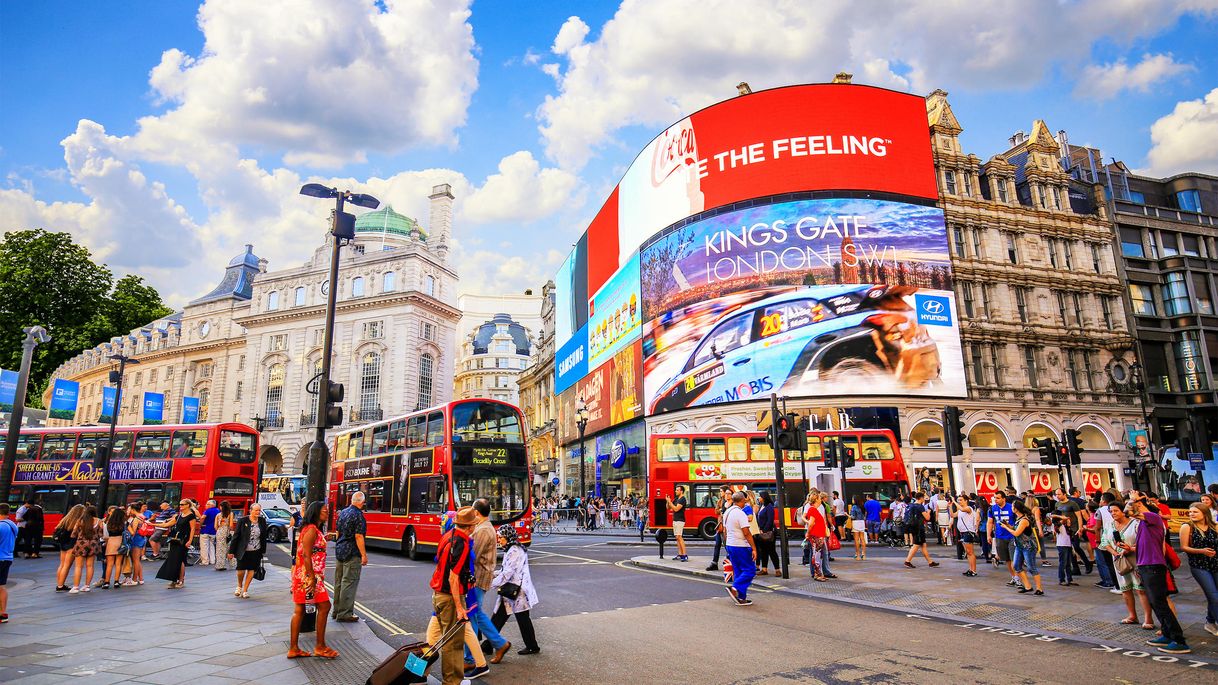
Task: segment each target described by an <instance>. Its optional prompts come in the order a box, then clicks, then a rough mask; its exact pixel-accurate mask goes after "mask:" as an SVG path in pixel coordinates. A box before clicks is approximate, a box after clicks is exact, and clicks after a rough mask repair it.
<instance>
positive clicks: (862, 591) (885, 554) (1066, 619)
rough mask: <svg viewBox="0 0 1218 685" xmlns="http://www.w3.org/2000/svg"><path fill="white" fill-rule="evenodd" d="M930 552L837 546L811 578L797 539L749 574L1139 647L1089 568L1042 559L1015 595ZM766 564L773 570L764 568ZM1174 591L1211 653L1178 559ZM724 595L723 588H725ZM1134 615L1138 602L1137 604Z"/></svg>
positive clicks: (693, 568) (822, 592)
mask: <svg viewBox="0 0 1218 685" xmlns="http://www.w3.org/2000/svg"><path fill="white" fill-rule="evenodd" d="M932 548H933V549H932V550H931V556H932V558H934V559H935V560H936V561H938V562H939V563H940V564H942V566H940V567H939V568H929V567H927V566H926V560H925V559H923V558H922V557H921V555H919V556H918V557H917V558H916V559H915V560H914V564H916V565H917V566H918V568H916V569H908V568H905V567H904V566H903V562H904V560H905V554H904V550H897V549H886V548H875V547H872V548H869V549H868V552H867V560H866V561H856V560H855V559H854V558H853V556H854V553H853V549H852V548H847V547H843V548H842V549H841V550H839V551H838V552H835V553H834V557H835V559H836V560H835V561H834V562H832V563H831V564H830V570H832V572H833V573H835V574H837V575H838V579H837V580H830V581H828V582H824V583H820V582H815V581H813V580H812V579H811V577H810V572H809V570H808V567H806V566H801V565H800V564H799V561H800V557H801V555H802V553H801V549H800V547H799V543H798V541H796V542H794V543H793V544H792V545H791V560H792V565H791V567H790V575H791V577H790V578H789V579H786V580H784V579H782V578H781V577H779V576H773V575H771V576H758V577H757V579H756V580H755V581H754V582H755V584H758V585H760V586H761V587H762V588H765V589H772V590H775V591H779V592H791V593H795V594H800V595H804V596H808V597H816V598H821V599H829V600H834V601H841V602H847V603H850V604H857V605H863V606H871V607H878V608H885V609H892V610H896V611H905V612H910V613H916V614H924V615H928V616H935V617H940V618H952V619H963V620H965V621H968V622H971V623H976V624H977V625H979V626H995V627H1002V628H1004V629H1009V630H1012V631H1023V632H1026V633H1032V634H1043V635H1047V636H1063V637H1069V638H1072V639H1079V640H1083V641H1087V642H1092V643H1097V644H1099V643H1102V644H1108V645H1114V646H1115V645H1118V644H1119V645H1127V646H1130V647H1131V648H1137V649H1146V647H1145V641H1146V639H1147V638H1150V637H1153V636H1154V633H1153V632H1151V631H1145V630H1142V629H1141V628H1140V627H1139V626H1136V625H1135V626H1126V625H1121V624H1120V621H1121V619H1122V618H1124V617H1125V615H1126V612H1125V604H1124V601H1123V599H1122V598H1121V597H1120V596H1119V595H1115V594H1111V593H1110V592H1109V591H1108V590H1104V589H1101V588H1097V587H1094V586H1093V585H1092V584H1093V583H1095V582H1097V581H1098V580H1099V576H1098V574H1096V573H1092V574H1091V575H1083V576H1081V577H1080V578H1077V579H1076V581H1075V582H1078V583H1079V584H1080V585H1079V587H1062V586H1059V585H1058V584H1057V567H1056V564H1054V566H1052V567H1042V568H1041V569H1040V571H1041V577H1042V581H1043V583H1044V589H1045V595H1044V596H1043V597H1036V596H1035V595H1032V594H1031V593H1029V594H1024V595H1021V594H1019V593H1017V592H1015V589H1014V588H1009V587H1007V586H1006V585H1004V583H1006V582H1007V580H1008V576H1007V572H1006V568H1005V567H1004V568H1002V569H997V568H995V567H994V566H989V565H985V564H979V566H978V569H977V572H978V577H976V578H968V577H965V576H962V575H960V574H961V573H962V572H963V571H965V570H967V569H968V566H967V564H966V563H965V562H962V561H958V560H957V559H956V557H955V551H954V548H950V549H949V548H946V547H941V546H934V545H932ZM631 563H632V564H634V565H636V566H639V567H643V568H650V569H654V570H662V571H667V572H670V573H681V574H686V575H693V576H697V577H702V578H713V579H716V580H720V581H722V580H723V573H722V572H718V571H706V570H704V569H705V568H706V567H707V565H708V564H709V563H710V555H709V554H703V555H690V557H689V561H688V562H684V563H683V562H677V561H673V560H672V559H671V558H667V559H660V558H658V557H657V556H655V555H645V556H636V557H634V558H632V559H631ZM771 572H773V570H771ZM1175 577H1176V582H1177V583H1178V584H1179V587H1180V594H1178V595H1175V596H1174V597H1173V598H1172V599H1173V602H1174V603H1175V606H1176V615H1177V616H1178V617H1179V619H1180V621H1181V624H1182V625H1183V626H1184V633H1185V635H1186V636H1187V637H1188V642H1189V646H1190V647H1192V648H1193V653H1194V655H1196V656H1199V657H1202V658H1206V659H1209V660H1214V661H1218V638H1216V637H1214V636H1213V635H1210V634H1209V633H1206V632H1205V631H1204V630H1203V629H1202V625H1203V624H1204V622H1205V620H1204V619H1205V596H1204V595H1203V594H1202V592H1201V590H1200V588H1198V586H1197V584H1196V582H1194V581H1193V578H1192V575H1191V574H1190V573H1189V572H1188V569H1187V562H1185V566H1184V567H1182V568H1181V569H1180V570H1179V571H1177V572H1176V573H1175ZM725 596H726V595H725ZM1138 612H1139V617H1141V608H1140V607H1139V609H1138Z"/></svg>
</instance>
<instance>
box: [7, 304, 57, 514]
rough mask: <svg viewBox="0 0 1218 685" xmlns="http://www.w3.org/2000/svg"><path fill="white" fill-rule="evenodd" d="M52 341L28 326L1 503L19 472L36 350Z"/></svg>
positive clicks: (10, 424)
mask: <svg viewBox="0 0 1218 685" xmlns="http://www.w3.org/2000/svg"><path fill="white" fill-rule="evenodd" d="M50 341H51V336H50V335H47V330H46V329H45V328H43V327H42V326H27V327H26V328H25V342H24V343H22V348H21V369H20V370H19V371H18V372H17V391H16V393H15V394H14V396H13V411H11V412H9V415H8V437H6V438H5V440H4V462H3V464H0V502H7V501H8V491H9V489H10V488H11V487H12V485H13V472H14V471H16V470H17V439H18V438H19V437H20V436H21V419H22V417H23V416H24V415H25V390H26V386H27V385H29V382H30V362H31V361H32V360H33V358H34V348H35V347H38V345H39V344H41V343H48V342H50Z"/></svg>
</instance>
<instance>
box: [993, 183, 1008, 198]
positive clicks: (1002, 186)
mask: <svg viewBox="0 0 1218 685" xmlns="http://www.w3.org/2000/svg"><path fill="white" fill-rule="evenodd" d="M994 185H995V186H997V187H998V200H999V201H1000V202H1010V200H1009V199H1008V198H1009V197H1010V196H1009V195H1007V180H1006V179H1005V178H999V179H998V180H996V181H995V182H994Z"/></svg>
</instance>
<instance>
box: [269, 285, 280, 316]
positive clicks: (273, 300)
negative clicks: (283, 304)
mask: <svg viewBox="0 0 1218 685" xmlns="http://www.w3.org/2000/svg"><path fill="white" fill-rule="evenodd" d="M266 309H267V311H268V312H273V311H275V310H276V309H279V292H278V291H275V290H272V291H271V292H269V293H267V295H266Z"/></svg>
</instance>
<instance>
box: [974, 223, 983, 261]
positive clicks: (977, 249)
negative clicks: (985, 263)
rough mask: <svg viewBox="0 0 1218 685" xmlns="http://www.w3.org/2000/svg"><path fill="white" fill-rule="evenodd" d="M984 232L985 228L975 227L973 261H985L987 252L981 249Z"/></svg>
mask: <svg viewBox="0 0 1218 685" xmlns="http://www.w3.org/2000/svg"><path fill="white" fill-rule="evenodd" d="M984 231H985V229H984V228H980V227H976V226H974V227H973V231H972V233H973V259H985V252H984V251H982V249H981V234H982V233H983V232H984Z"/></svg>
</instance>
